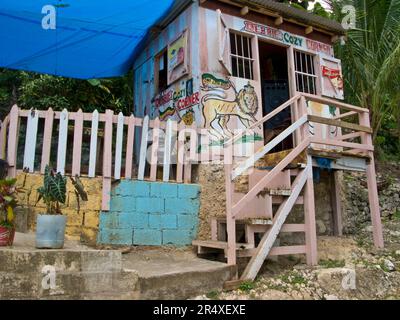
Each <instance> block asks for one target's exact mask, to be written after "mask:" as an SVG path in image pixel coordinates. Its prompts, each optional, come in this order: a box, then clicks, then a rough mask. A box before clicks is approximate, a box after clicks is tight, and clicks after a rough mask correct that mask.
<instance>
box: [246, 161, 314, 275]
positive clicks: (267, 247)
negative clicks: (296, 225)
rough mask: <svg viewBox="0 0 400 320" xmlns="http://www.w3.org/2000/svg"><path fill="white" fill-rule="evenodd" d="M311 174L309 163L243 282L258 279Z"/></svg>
mask: <svg viewBox="0 0 400 320" xmlns="http://www.w3.org/2000/svg"><path fill="white" fill-rule="evenodd" d="M310 172H312V164H310V163H309V164H308V165H307V168H306V169H305V170H304V171H303V172H301V173H300V174H299V176H297V178H296V179H295V181H294V183H293V188H292V195H291V196H290V197H289V198H288V199H287V200H286V201H285V202H284V203H282V205H281V206H280V207H279V209H278V211H277V213H276V215H275V217H274V224H273V226H272V227H271V228H270V229H269V230H268V231H267V232H266V233H265V234H264V236H263V238H262V239H261V242H260V244H259V246H258V247H257V249H256V252H255V254H254V256H253V257H252V258H251V260H250V262H249V264H248V265H247V266H246V269H245V270H244V272H243V274H242V277H241V279H242V280H251V281H253V280H254V279H255V278H256V276H257V274H258V272H259V271H260V268H261V266H262V264H263V263H264V261H265V259H266V258H267V257H268V255H269V253H270V251H271V249H272V247H273V245H274V243H275V241H276V238H277V237H278V235H279V233H280V231H281V229H282V226H283V224H284V223H285V221H286V219H287V217H288V215H289V213H290V211H291V210H292V208H293V206H294V204H295V202H296V199H297V197H298V196H299V195H300V192H301V190H302V189H303V187H304V185H305V184H306V181H307V179H308V177H309V176H310Z"/></svg>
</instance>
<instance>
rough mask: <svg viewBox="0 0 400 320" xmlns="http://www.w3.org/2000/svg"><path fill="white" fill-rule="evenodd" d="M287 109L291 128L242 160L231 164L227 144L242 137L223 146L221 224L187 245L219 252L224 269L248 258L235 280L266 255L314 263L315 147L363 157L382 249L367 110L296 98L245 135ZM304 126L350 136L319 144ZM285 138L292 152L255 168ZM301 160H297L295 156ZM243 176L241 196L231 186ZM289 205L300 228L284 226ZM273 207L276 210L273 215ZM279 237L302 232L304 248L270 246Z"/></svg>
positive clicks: (251, 275) (250, 275)
mask: <svg viewBox="0 0 400 320" xmlns="http://www.w3.org/2000/svg"><path fill="white" fill-rule="evenodd" d="M307 100H311V101H316V102H319V103H325V104H328V105H333V106H335V107H337V108H339V109H340V108H342V109H345V110H350V112H347V113H344V114H339V115H338V116H337V117H335V118H334V119H328V118H320V117H315V116H310V115H309V114H308V109H307ZM288 107H291V110H292V114H293V117H294V119H295V121H294V122H293V124H292V125H291V126H290V127H288V128H287V129H286V130H285V131H284V132H282V133H281V134H280V135H279V136H277V137H276V138H275V139H273V140H272V141H270V142H269V143H268V144H266V145H265V146H264V147H262V148H261V149H260V150H259V151H257V152H256V153H255V154H253V155H252V156H250V157H249V158H248V159H246V160H245V161H242V162H239V163H234V155H233V145H234V143H235V141H237V140H238V139H240V138H241V137H242V136H243V135H244V134H245V133H246V132H244V133H242V134H240V135H238V136H236V137H234V138H232V139H231V140H230V141H228V142H227V143H226V144H225V153H224V158H225V160H224V161H225V175H226V219H214V220H213V222H212V240H209V241H194V242H193V245H195V246H197V247H198V250H199V253H204V252H209V251H210V250H223V251H224V253H225V255H226V257H227V262H228V264H230V265H236V263H237V258H238V257H249V258H250V261H249V263H248V265H247V267H246V268H245V270H244V272H243V273H242V275H241V276H240V281H244V280H254V279H255V278H256V276H257V274H258V272H259V270H260V269H261V267H262V265H263V263H264V261H265V259H266V258H267V257H268V256H273V255H290V254H305V255H306V257H307V263H308V264H309V265H315V264H317V262H318V261H317V235H316V224H315V205H314V185H313V157H312V155H311V153H310V152H309V150H311V148H315V146H317V145H324V146H326V145H329V146H336V147H338V148H340V150H341V151H342V152H346V154H350V155H351V154H354V156H356V155H357V156H359V155H360V153H361V154H363V155H365V156H368V159H369V162H368V165H367V167H366V173H367V178H368V186H369V193H370V204H371V214H372V222H373V226H374V239H375V245H376V246H377V247H382V246H383V238H382V227H381V221H380V212H379V205H378V195H377V188H376V181H375V167H374V157H373V150H374V149H373V146H372V140H371V133H372V130H371V129H370V126H369V114H368V110H365V109H361V108H359V107H355V106H350V105H347V104H344V103H340V102H337V101H334V100H330V99H325V98H321V97H317V96H311V95H305V94H299V95H297V96H295V97H294V98H292V99H290V100H289V101H287V102H286V103H284V104H283V105H282V106H280V107H279V108H277V109H276V110H275V111H273V112H272V113H271V114H269V115H267V116H265V117H264V118H263V119H262V120H260V121H259V122H258V123H256V124H255V125H254V126H252V127H251V128H249V129H248V130H251V129H254V128H256V127H258V126H260V125H262V124H263V123H265V122H266V121H268V120H269V119H271V118H273V117H274V116H276V115H277V114H278V113H279V112H281V111H283V110H284V109H286V108H288ZM354 115H358V116H359V120H360V124H353V123H348V122H345V121H343V118H345V117H350V116H354ZM310 122H312V123H321V124H326V125H330V126H336V127H338V128H346V129H348V130H352V131H356V132H352V133H348V134H341V135H339V136H338V138H337V139H336V140H331V139H324V140H322V139H320V138H317V137H315V136H313V135H312V134H311V133H310V129H309V123H310ZM248 130H246V131H248ZM291 136H293V141H294V144H295V147H294V149H293V150H291V151H290V152H289V153H287V154H286V156H285V157H284V158H283V159H281V161H279V163H277V164H276V165H274V166H273V167H272V168H271V169H270V170H260V169H257V165H256V164H257V162H258V161H260V160H262V159H263V158H264V157H265V156H266V155H268V154H269V153H270V152H271V151H272V150H273V149H274V148H275V147H276V146H277V145H278V144H280V143H281V142H282V141H283V140H284V139H286V138H288V137H291ZM355 138H359V139H360V140H359V142H358V143H357V142H354V139H355ZM346 140H352V141H353V142H348V141H346ZM301 155H303V157H300V156H301ZM299 158H302V159H304V161H301V162H299V163H296V165H297V168H294V169H293V168H289V165H292V166H293V162H294V161H296V159H299ZM244 175H248V180H249V190H248V191H247V192H245V193H243V192H241V193H238V192H235V181H237V179H238V178H240V177H242V176H244ZM273 205H275V206H273ZM295 205H302V206H303V208H304V223H303V224H288V223H286V220H287V218H288V216H289V214H290V213H291V211H292V209H293V208H294V206H295ZM274 207H275V208H276V207H277V210H276V211H275V212H274V210H273V208H274ZM237 225H243V226H244V232H245V243H237V238H238V234H237ZM280 233H305V244H304V245H296V246H274V245H276V244H277V241H276V240H277V238H278V236H279V234H280ZM255 234H261V235H262V237H261V240H260V241H259V242H258V243H257V242H256V240H255ZM225 235H227V236H225Z"/></svg>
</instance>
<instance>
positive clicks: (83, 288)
mask: <svg viewBox="0 0 400 320" xmlns="http://www.w3.org/2000/svg"><path fill="white" fill-rule="evenodd" d="M21 237H22V238H23V237H25V236H23V235H20V234H18V235H17V239H16V243H15V247H13V248H0V299H51V300H70V299H84V300H98V299H106V300H118V299H125V300H126V299H128V300H131V299H132V300H133V299H187V298H191V297H193V296H198V295H201V294H206V293H207V292H209V291H212V290H219V289H222V286H223V283H224V282H225V281H227V280H229V279H231V278H232V277H233V275H234V273H235V272H236V269H235V268H234V267H229V266H227V265H226V264H224V263H220V262H216V261H208V260H204V259H199V258H197V257H196V255H195V253H194V252H192V250H191V249H190V248H189V249H186V250H184V249H175V248H168V249H165V248H152V247H146V248H132V249H131V252H128V253H126V252H125V254H122V250H121V251H120V250H107V251H106V250H103V251H100V250H92V249H90V248H87V247H83V246H79V245H75V244H71V243H69V242H67V243H66V249H65V250H36V249H34V247H33V243H34V242H32V241H30V242H28V243H24V244H21ZM31 240H34V237H33V238H32V239H31ZM46 266H47V267H50V269H51V270H50V273H47V272H49V271H46V268H44V267H46ZM52 268H54V269H52ZM47 270H49V269H48V268H47ZM53 271H54V272H53ZM53 275H55V277H54V279H55V282H54V284H55V285H54V287H53V286H50V287H48V286H49V285H51V284H52V281H51V279H52V276H53ZM43 284H44V285H45V286H43Z"/></svg>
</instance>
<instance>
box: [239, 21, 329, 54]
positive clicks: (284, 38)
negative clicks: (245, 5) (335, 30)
mask: <svg viewBox="0 0 400 320" xmlns="http://www.w3.org/2000/svg"><path fill="white" fill-rule="evenodd" d="M242 31H247V32H251V33H254V34H257V35H259V36H262V37H266V38H270V39H274V40H278V41H280V42H282V43H284V44H288V45H292V46H294V47H298V48H301V49H307V50H312V51H315V52H318V53H324V54H326V55H328V56H333V47H332V46H331V45H329V44H326V43H322V42H319V41H315V40H311V39H308V38H305V37H302V36H298V35H295V34H292V33H290V32H287V31H284V30H280V29H276V28H273V27H270V26H266V25H262V24H258V23H255V22H251V21H244V27H243V29H242Z"/></svg>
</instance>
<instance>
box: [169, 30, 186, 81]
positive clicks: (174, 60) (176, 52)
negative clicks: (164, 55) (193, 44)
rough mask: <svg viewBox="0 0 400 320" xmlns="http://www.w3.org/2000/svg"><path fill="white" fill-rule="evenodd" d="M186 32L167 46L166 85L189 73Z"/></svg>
mask: <svg viewBox="0 0 400 320" xmlns="http://www.w3.org/2000/svg"><path fill="white" fill-rule="evenodd" d="M188 45H189V42H188V31H187V30H185V31H184V32H182V34H181V35H180V36H179V37H178V38H177V39H176V40H175V41H173V42H172V43H171V44H170V45H169V46H168V84H169V85H170V84H172V83H174V82H175V81H177V80H179V79H180V78H182V77H183V76H184V75H186V74H187V73H189V64H188Z"/></svg>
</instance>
